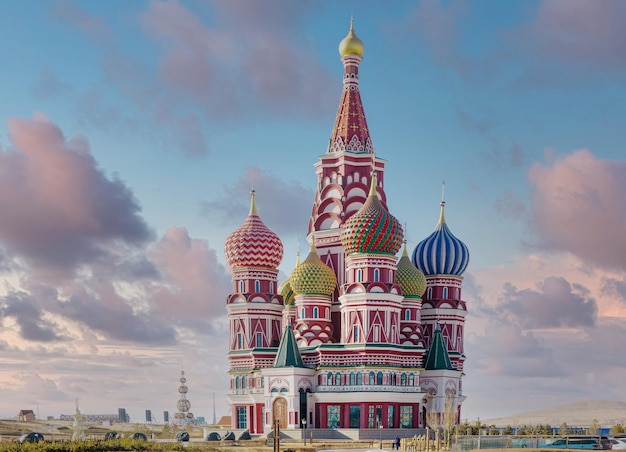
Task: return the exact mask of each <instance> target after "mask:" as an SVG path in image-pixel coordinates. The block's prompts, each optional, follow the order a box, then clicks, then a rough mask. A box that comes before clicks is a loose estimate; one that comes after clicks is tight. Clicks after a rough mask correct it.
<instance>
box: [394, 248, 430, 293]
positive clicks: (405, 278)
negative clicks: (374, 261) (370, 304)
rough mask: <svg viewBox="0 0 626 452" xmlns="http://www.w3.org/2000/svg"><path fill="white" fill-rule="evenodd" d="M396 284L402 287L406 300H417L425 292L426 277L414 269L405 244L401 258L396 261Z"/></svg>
mask: <svg viewBox="0 0 626 452" xmlns="http://www.w3.org/2000/svg"><path fill="white" fill-rule="evenodd" d="M396 282H397V283H398V284H400V285H401V286H402V293H403V294H404V296H405V297H407V298H418V297H421V296H422V295H424V292H426V277H425V276H424V273H422V272H421V271H419V270H418V269H417V268H415V265H413V263H412V262H411V259H409V254H408V253H407V251H406V242H405V243H404V251H403V252H402V257H401V258H400V260H399V261H398V268H397V271H396Z"/></svg>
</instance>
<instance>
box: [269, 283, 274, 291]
mask: <svg viewBox="0 0 626 452" xmlns="http://www.w3.org/2000/svg"><path fill="white" fill-rule="evenodd" d="M270 293H274V281H270Z"/></svg>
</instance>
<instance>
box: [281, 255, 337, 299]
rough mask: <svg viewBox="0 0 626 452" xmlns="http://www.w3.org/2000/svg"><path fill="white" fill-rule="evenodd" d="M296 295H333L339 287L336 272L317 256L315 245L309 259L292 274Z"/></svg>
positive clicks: (291, 280) (292, 284)
mask: <svg viewBox="0 0 626 452" xmlns="http://www.w3.org/2000/svg"><path fill="white" fill-rule="evenodd" d="M289 281H290V282H291V288H292V289H293V291H294V293H295V295H324V296H327V297H329V296H330V295H332V293H333V291H334V290H335V287H337V277H336V276H335V272H333V271H332V270H331V268H330V267H329V266H328V265H326V264H325V263H324V262H322V260H321V259H320V257H319V256H318V255H317V251H316V250H315V245H313V244H311V251H310V252H309V255H308V256H307V258H306V259H305V260H304V262H302V264H300V265H298V266H297V267H296V268H294V269H293V272H291V276H290V277H289Z"/></svg>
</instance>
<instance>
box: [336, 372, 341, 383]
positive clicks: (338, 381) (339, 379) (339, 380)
mask: <svg viewBox="0 0 626 452" xmlns="http://www.w3.org/2000/svg"><path fill="white" fill-rule="evenodd" d="M335 385H336V386H341V374H340V373H339V372H337V373H336V374H335Z"/></svg>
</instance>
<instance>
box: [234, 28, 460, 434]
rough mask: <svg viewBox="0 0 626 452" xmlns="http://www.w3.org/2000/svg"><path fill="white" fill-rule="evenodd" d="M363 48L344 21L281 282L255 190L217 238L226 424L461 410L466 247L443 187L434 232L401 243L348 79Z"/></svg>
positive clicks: (404, 423) (276, 244) (345, 421)
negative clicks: (337, 79)
mask: <svg viewBox="0 0 626 452" xmlns="http://www.w3.org/2000/svg"><path fill="white" fill-rule="evenodd" d="M363 49H364V47H363V43H362V41H361V40H360V39H359V38H358V37H357V36H356V34H355V32H354V27H353V25H352V24H351V26H350V30H349V32H348V35H347V36H346V37H345V38H344V39H343V40H342V41H341V43H340V44H339V54H340V56H341V61H342V62H343V68H344V73H343V91H342V94H341V100H340V102H339V109H338V111H337V116H336V118H335V122H334V125H333V128H332V131H331V137H330V141H329V144H328V148H327V149H326V151H325V153H324V154H323V155H321V157H320V158H319V161H318V162H317V163H316V164H315V168H316V174H317V184H316V192H315V199H314V200H313V207H312V209H311V217H310V220H309V223H308V231H307V240H308V242H309V243H310V249H309V250H308V255H307V256H306V258H304V260H301V259H300V256H298V259H297V263H296V266H295V268H294V269H293V271H292V273H291V274H290V275H289V277H288V278H287V279H286V280H285V281H282V282H279V280H278V267H279V265H280V263H281V261H282V258H283V245H282V242H281V240H280V238H279V237H278V236H277V235H276V234H275V233H274V232H272V231H271V230H270V229H269V228H268V227H267V226H265V224H264V223H263V221H262V220H261V218H260V216H259V213H258V211H257V206H256V201H255V194H254V192H252V194H251V200H250V212H249V214H248V217H247V218H246V219H245V221H244V222H243V224H242V225H241V226H240V227H239V228H238V229H236V230H235V231H234V232H232V233H231V234H230V235H229V236H228V238H227V240H226V244H225V246H224V248H225V253H226V259H227V261H228V264H229V265H230V270H231V273H232V293H231V294H230V295H228V297H227V301H226V309H227V312H228V322H229V330H230V335H229V338H228V341H229V352H228V361H229V371H228V372H229V375H230V391H229V401H230V404H231V407H232V428H233V429H246V430H249V431H250V433H252V434H262V433H267V432H268V431H270V430H271V429H272V426H273V425H274V423H275V422H278V424H279V425H280V428H281V429H296V428H318V429H325V428H342V429H343V428H354V429H377V428H409V429H410V428H425V427H431V428H434V427H437V426H442V425H444V423H446V424H447V425H450V424H449V423H450V422H453V424H452V425H454V424H456V423H459V420H460V416H461V404H462V402H463V401H464V400H465V396H464V395H463V388H462V377H463V364H464V361H465V354H464V349H463V334H464V323H465V315H466V312H467V307H466V302H465V301H464V300H463V299H462V291H461V289H462V281H463V276H462V275H463V272H464V271H465V269H466V267H467V265H468V262H469V252H468V249H467V247H466V246H465V244H464V243H463V242H461V241H460V240H459V239H458V238H456V237H455V236H454V235H453V234H452V233H451V232H450V229H449V228H448V226H447V224H446V220H445V217H444V206H445V203H444V202H443V200H442V202H441V207H440V212H439V220H438V222H437V224H436V227H435V229H434V231H433V232H432V233H431V234H430V235H429V236H428V237H426V238H425V239H424V240H422V241H421V242H420V243H419V244H418V245H417V246H416V247H415V248H414V249H413V251H412V253H409V251H408V250H407V243H406V241H405V239H404V231H403V228H402V225H401V224H400V222H399V221H398V220H397V219H396V218H395V217H394V216H393V215H392V214H391V212H389V210H388V209H387V203H386V199H387V193H385V188H384V182H385V160H383V159H381V158H379V157H378V156H377V155H376V153H375V150H374V146H373V144H372V140H371V136H370V130H369V128H368V126H367V120H366V117H365V112H364V109H363V103H362V100H361V93H360V91H359V65H360V63H361V60H362V57H363ZM435 214H436V212H433V220H434V219H435V218H436V215H435ZM303 228H304V225H303ZM399 254H400V258H398V257H397V256H398V255H399Z"/></svg>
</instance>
